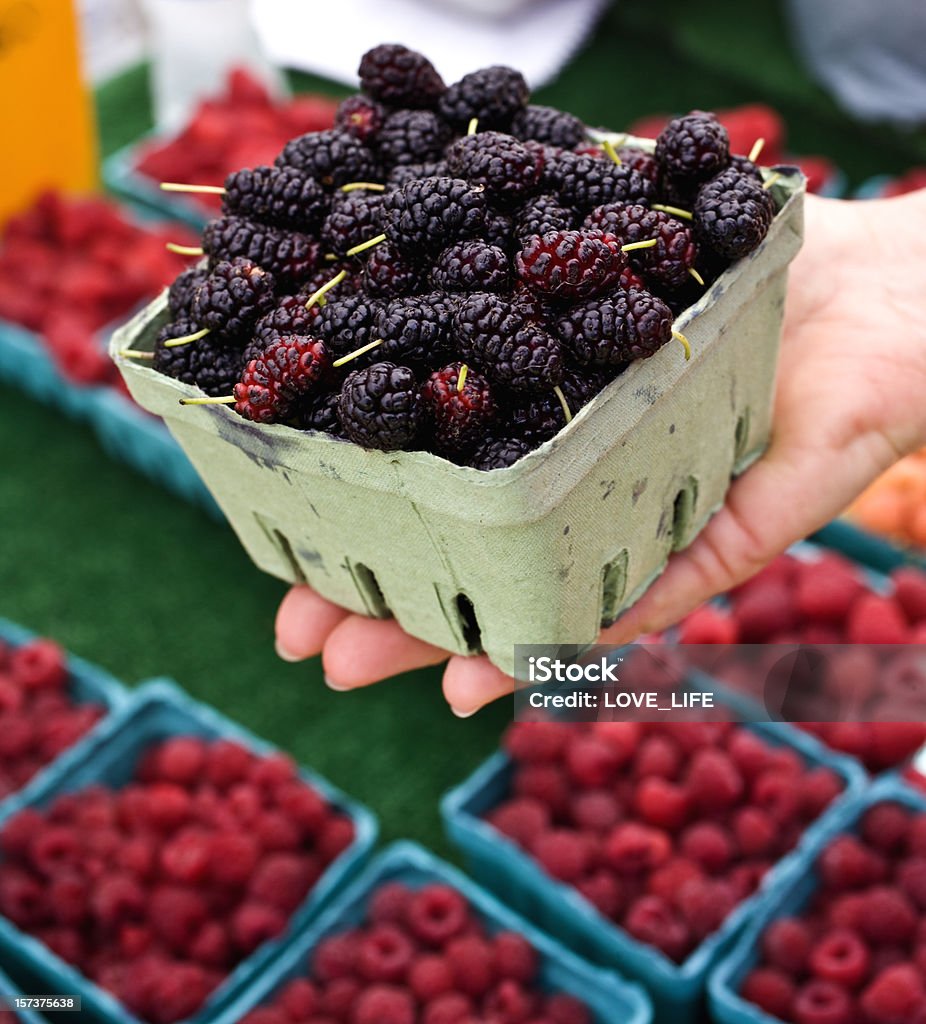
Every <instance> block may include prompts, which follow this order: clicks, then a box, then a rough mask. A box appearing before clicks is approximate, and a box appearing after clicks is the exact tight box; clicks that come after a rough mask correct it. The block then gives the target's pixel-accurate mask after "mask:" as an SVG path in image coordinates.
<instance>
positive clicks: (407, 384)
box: [154, 44, 776, 471]
mask: <svg viewBox="0 0 926 1024" xmlns="http://www.w3.org/2000/svg"><path fill="white" fill-rule="evenodd" d="M360 80H361V86H362V90H363V91H362V92H361V93H358V94H357V95H355V96H352V97H350V98H349V99H347V100H345V101H344V102H343V104H342V105H341V108H340V111H339V113H338V116H337V119H336V123H335V127H334V128H332V129H328V130H326V131H321V132H312V133H309V134H308V135H304V136H301V137H299V138H296V139H292V140H290V142H288V143H287V145H286V146H285V148H284V149H283V152H282V153H281V154H280V156H279V157H278V158H277V160H276V165H275V166H274V167H257V168H253V169H245V170H242V171H239V172H237V173H236V174H233V175H231V176H230V177H229V178H228V179H227V180H226V182H225V196H224V199H223V210H222V213H223V216H221V217H219V218H217V219H216V220H214V221H212V222H210V224H208V225H207V226H206V228H205V229H204V232H203V244H202V248H203V252H204V254H205V256H206V260H205V261H204V263H203V266H202V267H201V268H197V269H191V270H188V271H186V272H185V273H184V274H182V275H181V276H180V277H179V278H178V279H177V281H176V282H175V284H174V285H173V287H172V288H171V290H170V296H169V298H170V303H169V307H170V314H171V317H172V322H171V323H170V324H168V325H167V326H165V328H164V329H163V330H162V332H161V335H160V337H159V341H158V348H157V351H156V357H155V362H154V366H155V369H157V370H159V371H160V372H162V373H165V374H167V375H169V376H173V377H176V378H178V379H180V380H183V381H184V382H185V383H187V384H193V385H197V386H199V387H200V388H201V389H202V390H203V391H205V392H206V393H207V394H208V395H212V396H214V397H218V398H221V397H226V398H227V399H228V401H229V403H231V399H232V396H235V397H237V399H238V401H237V402H236V403H235V404H234V408H235V410H236V411H237V412H238V413H239V414H240V415H243V416H245V417H247V418H251V419H256V420H258V421H259V422H263V423H266V422H273V423H282V424H284V425H286V426H288V427H290V428H292V429H296V430H310V431H316V432H317V431H322V432H324V433H327V434H329V435H331V436H332V437H336V438H338V439H341V440H343V441H345V443H354V444H359V445H361V446H363V447H367V448H378V449H381V450H383V451H394V450H396V449H410V450H425V451H431V452H433V453H434V454H435V455H437V456H440V457H441V458H445V459H450V460H451V461H453V462H456V463H458V464H460V465H468V466H472V467H474V468H476V469H480V470H483V471H489V470H493V469H501V468H505V467H507V466H509V465H511V464H512V463H513V462H515V461H517V460H518V459H519V458H521V457H523V456H524V455H526V454H528V453H529V452H530V451H532V450H533V449H534V448H536V447H537V446H538V445H540V444H542V443H543V442H544V441H546V440H548V439H550V438H551V437H552V436H553V435H555V434H556V433H557V432H558V431H559V430H560V429H562V428H563V427H565V426H566V425H567V423H568V422H569V421H570V420H571V419H572V417H573V416H574V415H575V414H576V413H577V412H578V411H579V409H580V408H581V407H582V406H583V405H584V404H586V403H587V402H589V401H591V400H592V399H593V398H594V396H595V395H596V394H597V393H598V392H599V391H600V390H601V389H602V388H603V387H605V386H606V385H607V384H608V383H609V382H610V381H611V380H613V379H614V378H615V377H617V376H618V375H620V374H621V373H623V371H624V370H625V369H626V368H627V367H628V366H629V365H630V364H631V363H633V362H634V361H635V360H638V359H644V358H648V357H650V356H652V355H654V354H655V353H656V352H657V351H659V349H660V348H662V347H663V346H664V345H666V344H667V343H669V342H670V341H671V340H672V339H673V336H674V335H676V332H675V331H674V329H673V323H674V319H675V317H676V316H677V315H678V314H679V313H680V312H681V311H682V310H684V309H686V308H687V307H688V306H689V305H691V304H692V303H693V302H695V301H697V299H698V298H699V297H700V296H701V295H702V294H703V293H704V291H705V289H706V288H707V287H709V286H710V284H711V283H712V282H713V281H714V280H715V279H716V278H717V277H718V276H719V275H720V274H721V273H722V272H723V271H724V270H725V269H726V268H727V267H728V266H729V265H730V263H731V261H733V260H737V259H740V258H742V257H744V256H746V255H748V254H749V253H750V252H752V251H753V250H754V249H755V248H757V247H758V246H759V245H760V244H761V242H762V240H763V239H764V237H765V235H766V233H767V231H768V229H769V226H770V224H771V221H772V219H773V217H774V215H775V212H776V206H775V201H774V198H773V196H772V193H771V191H770V190H769V189H768V188H766V187H764V184H763V182H764V179H763V174H762V172H761V170H759V169H758V168H757V167H756V166H755V164H753V163H752V162H751V161H749V160H748V159H747V158H745V157H742V156H736V155H731V153H730V146H729V140H728V138H727V133H726V130H725V129H724V128H723V126H722V125H721V124H720V123H719V122H718V121H717V119H716V118H715V117H714V116H713V115H712V114H709V113H704V112H702V111H692V112H691V113H689V114H687V115H685V116H684V117H679V118H676V119H675V120H674V121H672V122H671V123H670V124H669V125H668V126H667V127H666V129H665V130H664V131H663V132H662V134H661V135H660V136H659V139H658V140H657V143H656V148H655V153H654V154H653V153H648V152H644V151H643V150H642V149H639V148H634V147H628V146H624V147H622V148H621V149H620V150H619V151H615V150H614V149H613V148H612V147H611V146H609V145H599V144H597V143H595V142H594V141H593V135H592V133H589V132H588V131H587V129H586V128H585V126H584V125H583V124H582V122H581V121H579V120H578V119H577V118H575V117H574V116H573V115H571V114H566V113H563V112H562V111H558V110H554V109H552V108H550V107H541V106H535V105H532V104H531V103H530V95H529V90H528V88H527V85H526V83H525V81H524V79H523V77H522V76H521V75H520V74H519V73H518V72H517V71H515V70H513V69H512V68H505V67H491V68H485V69H483V70H481V71H476V72H473V73H472V74H469V75H467V76H465V77H464V78H463V79H462V80H461V81H459V82H457V83H455V84H453V85H450V86H449V87H448V86H447V85H445V83H444V82H443V80H442V79H441V77H440V75H439V74H438V72H437V71H436V70H435V68H434V67H433V65H432V64H431V63H430V61H428V60H427V58H426V57H424V56H423V55H421V54H419V53H415V52H414V51H412V50H409V49H407V48H406V47H404V46H399V45H394V44H390V45H383V46H377V47H375V48H374V49H373V50H370V51H369V52H368V53H367V54H366V55H365V56H364V57H363V60H362V62H361V65H360ZM332 281H334V282H335V283H334V284H333V286H332V287H330V288H328V289H325V287H324V286H325V285H326V284H328V283H329V282H332ZM322 290H323V294H319V292H320V291H322ZM186 339H189V340H186ZM682 340H684V339H682ZM685 345H686V346H687V342H685ZM271 346H272V347H273V351H272V352H270V351H269V349H270V347H271ZM358 350H362V351H360V352H359V353H358ZM307 352H308V353H312V355H311V357H308V356H306V353H307ZM355 353H357V354H355ZM682 355H683V350H682V348H679V349H678V356H679V358H682ZM307 358H310V361H311V371H312V372H311V373H307V372H306V371H305V365H306V364H305V360H306V359H307ZM271 365H272V366H273V367H276V368H277V369H278V370H279V373H280V374H282V376H280V378H279V380H277V379H276V377H274V375H273V374H270V377H273V380H274V381H275V383H273V386H272V387H270V383H269V382H270V377H268V375H267V372H265V371H266V368H267V367H268V366H271ZM294 368H295V369H294ZM298 368H301V369H298ZM274 372H276V371H274ZM291 373H292V374H295V376H293V379H292V380H291V379H290V375H291ZM265 377H266V378H267V381H264V385H266V386H265V387H264V385H261V386H262V387H264V390H265V391H266V394H265V393H264V391H261V392H260V395H258V393H257V390H255V381H256V380H260V381H263V380H264V378H265ZM297 377H298V379H297ZM284 378H285V379H284ZM267 388H270V390H269V391H267V390H266V389H267ZM274 389H275V390H274ZM454 389H458V390H457V391H454ZM258 390H259V389H258ZM271 391H272V394H271ZM242 395H245V396H248V395H253V396H255V399H258V398H259V399H260V401H257V400H255V401H250V400H242ZM264 399H266V401H264Z"/></svg>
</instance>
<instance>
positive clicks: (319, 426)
mask: <svg viewBox="0 0 926 1024" xmlns="http://www.w3.org/2000/svg"><path fill="white" fill-rule="evenodd" d="M339 397H340V392H339V391H322V392H319V393H318V394H309V395H307V396H306V397H305V398H303V399H301V400H300V401H299V402H298V403H297V404H296V405H295V407H294V408H293V409H292V410H291V413H290V416H291V422H292V425H293V426H294V427H297V428H298V429H299V430H317V431H319V432H321V433H323V434H331V435H332V436H334V437H343V436H344V428H343V427H342V426H341V420H340V417H339V416H338V399H339Z"/></svg>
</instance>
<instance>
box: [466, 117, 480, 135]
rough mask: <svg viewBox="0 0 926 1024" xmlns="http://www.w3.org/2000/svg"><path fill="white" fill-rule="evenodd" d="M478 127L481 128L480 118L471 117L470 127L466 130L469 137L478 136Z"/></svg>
mask: <svg viewBox="0 0 926 1024" xmlns="http://www.w3.org/2000/svg"><path fill="white" fill-rule="evenodd" d="M478 127H479V118H478V117H471V118H470V121H469V125H468V126H467V129H466V134H467V135H475V134H476V129H477V128H478Z"/></svg>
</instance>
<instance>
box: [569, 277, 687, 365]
mask: <svg viewBox="0 0 926 1024" xmlns="http://www.w3.org/2000/svg"><path fill="white" fill-rule="evenodd" d="M672 322H673V316H672V310H671V309H670V308H669V307H668V306H667V305H666V303H665V302H663V301H662V299H659V298H657V297H656V296H655V295H651V294H650V293H649V292H645V291H635V290H633V289H631V290H630V291H626V292H614V293H613V294H612V295H608V296H605V297H602V298H596V299H589V300H588V301H587V302H584V303H582V304H581V305H578V306H574V307H573V308H572V309H570V310H567V311H566V312H564V313H563V314H562V315H561V316H560V318H559V319H558V320H557V322H556V333H557V335H558V336H559V337H560V338H562V341H563V345H564V346H565V347H566V348H567V349H568V350H569V351H570V352H571V354H572V356H573V357H574V358H575V360H576V361H577V362H579V363H580V364H582V365H583V366H592V367H614V368H617V367H620V366H623V365H624V364H626V363H630V362H632V361H633V360H635V359H646V358H648V357H649V356H652V355H655V354H656V352H658V351H659V349H661V348H662V346H663V345H665V344H666V343H667V342H669V341H671V340H672Z"/></svg>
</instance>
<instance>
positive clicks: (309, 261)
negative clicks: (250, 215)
mask: <svg viewBox="0 0 926 1024" xmlns="http://www.w3.org/2000/svg"><path fill="white" fill-rule="evenodd" d="M202 246H203V250H204V251H205V252H206V253H207V255H209V256H210V257H211V258H212V260H213V261H214V262H216V261H219V260H231V259H234V258H235V257H237V256H242V257H244V258H245V259H249V260H253V261H254V262H255V263H257V264H259V265H260V266H261V267H263V268H264V269H265V270H267V271H269V272H270V273H272V274H273V276H274V277H275V278H276V279H277V282H278V283H279V284H280V285H281V286H283V287H290V286H296V287H298V286H299V285H301V284H303V282H305V281H306V280H307V279H308V278H309V277H310V276H311V274H312V273H313V271H314V270H315V268H316V266H317V265H318V260H319V255H320V252H319V245H318V242H316V241H315V239H313V238H311V237H310V236H309V235H305V234H302V233H301V232H297V231H285V230H284V229H283V228H274V227H268V226H266V225H264V224H257V223H255V222H254V221H251V220H246V219H245V218H244V217H218V218H216V219H215V220H211V221H209V223H208V224H207V225H206V226H205V228H203V236H202Z"/></svg>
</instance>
